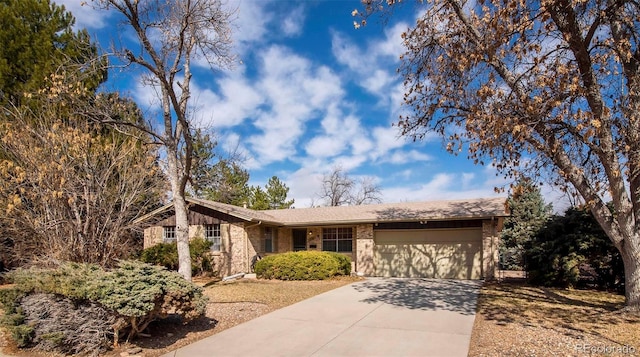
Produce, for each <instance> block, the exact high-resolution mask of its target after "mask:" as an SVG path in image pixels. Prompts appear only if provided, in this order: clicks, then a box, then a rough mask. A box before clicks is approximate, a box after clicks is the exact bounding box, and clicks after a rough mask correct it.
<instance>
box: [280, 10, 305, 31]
mask: <svg viewBox="0 0 640 357" xmlns="http://www.w3.org/2000/svg"><path fill="white" fill-rule="evenodd" d="M304 20H305V13H304V7H302V6H298V7H297V8H295V9H294V10H293V11H291V13H289V14H288V15H287V17H285V19H284V20H283V21H282V25H281V27H282V32H284V34H285V35H287V36H298V35H300V33H301V32H302V28H303V24H304Z"/></svg>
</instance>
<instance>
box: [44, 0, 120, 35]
mask: <svg viewBox="0 0 640 357" xmlns="http://www.w3.org/2000/svg"><path fill="white" fill-rule="evenodd" d="M55 3H56V4H58V5H64V7H65V9H67V11H70V12H71V13H72V14H73V17H75V18H76V24H75V27H76V28H88V29H101V28H103V27H105V26H106V25H107V24H108V20H109V18H110V17H111V16H112V14H113V12H111V11H107V10H100V9H97V8H95V7H94V6H92V3H91V1H86V0H57V1H55ZM83 4H84V5H83Z"/></svg>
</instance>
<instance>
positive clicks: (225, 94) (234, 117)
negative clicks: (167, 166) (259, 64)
mask: <svg viewBox="0 0 640 357" xmlns="http://www.w3.org/2000/svg"><path fill="white" fill-rule="evenodd" d="M217 85H218V87H219V88H220V90H219V94H216V93H215V92H213V91H212V90H210V89H204V88H201V87H200V86H199V85H198V84H197V83H193V84H192V87H191V89H192V93H193V94H192V103H193V104H194V106H195V107H196V108H197V112H196V115H197V116H198V117H200V118H201V119H202V120H201V121H202V123H203V125H206V126H211V127H214V128H227V127H233V126H236V125H239V124H242V122H243V121H244V120H245V119H247V118H249V117H251V116H252V115H253V114H254V113H255V111H256V109H257V108H258V106H260V105H261V104H262V103H263V102H264V100H265V98H264V96H263V95H262V94H261V93H259V92H258V91H256V90H255V88H254V87H253V86H252V85H251V84H250V83H248V82H247V80H246V78H242V77H240V76H232V77H225V78H222V79H221V80H219V81H217Z"/></svg>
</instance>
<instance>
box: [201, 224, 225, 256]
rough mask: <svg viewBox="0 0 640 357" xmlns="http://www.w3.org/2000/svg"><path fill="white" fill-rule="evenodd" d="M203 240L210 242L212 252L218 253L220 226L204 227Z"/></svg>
mask: <svg viewBox="0 0 640 357" xmlns="http://www.w3.org/2000/svg"><path fill="white" fill-rule="evenodd" d="M205 238H206V239H207V240H208V241H210V242H211V243H212V244H211V250H212V251H214V252H219V251H220V243H221V239H220V225H219V224H208V225H206V226H205Z"/></svg>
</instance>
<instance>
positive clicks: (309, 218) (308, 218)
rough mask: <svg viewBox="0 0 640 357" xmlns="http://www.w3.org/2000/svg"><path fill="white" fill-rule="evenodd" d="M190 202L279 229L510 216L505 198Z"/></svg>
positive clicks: (170, 205) (150, 215)
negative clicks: (285, 204) (251, 204)
mask: <svg viewBox="0 0 640 357" xmlns="http://www.w3.org/2000/svg"><path fill="white" fill-rule="evenodd" d="M187 202H189V203H191V204H198V205H201V206H204V207H208V208H210V209H213V210H216V211H219V212H222V213H225V214H228V215H231V216H234V217H237V218H240V219H243V220H245V221H249V222H262V223H266V224H273V225H279V226H305V225H327V224H350V223H368V222H369V223H373V222H409V221H428V220H449V219H477V218H490V217H505V216H508V212H507V207H506V199H505V198H478V199H468V200H450V201H428V202H402V203H383V204H376V205H361V206H339V207H313V208H295V209H281V210H266V211H256V210H252V209H248V208H243V207H238V206H233V205H229V204H225V203H220V202H214V201H208V200H203V199H197V198H192V197H189V198H187ZM172 207H173V205H172V204H168V205H165V206H163V207H161V208H159V209H157V210H155V211H153V212H151V213H149V214H147V215H145V216H143V217H140V218H138V219H137V221H138V222H140V221H144V220H146V219H148V218H150V217H152V216H155V215H157V214H159V213H161V212H164V211H167V210H169V209H171V208H172Z"/></svg>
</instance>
